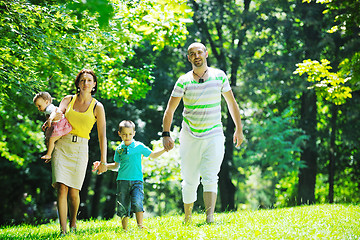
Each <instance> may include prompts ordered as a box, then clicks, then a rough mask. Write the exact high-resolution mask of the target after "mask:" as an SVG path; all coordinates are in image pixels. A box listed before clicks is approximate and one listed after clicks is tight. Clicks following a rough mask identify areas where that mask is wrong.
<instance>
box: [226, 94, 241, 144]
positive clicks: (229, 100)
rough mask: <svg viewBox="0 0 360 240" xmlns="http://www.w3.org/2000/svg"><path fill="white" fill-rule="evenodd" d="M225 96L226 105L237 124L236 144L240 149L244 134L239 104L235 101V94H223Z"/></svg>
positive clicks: (234, 139)
mask: <svg viewBox="0 0 360 240" xmlns="http://www.w3.org/2000/svg"><path fill="white" fill-rule="evenodd" d="M223 96H224V98H225V100H226V104H227V106H228V109H229V111H230V114H231V117H232V119H233V121H234V123H235V132H234V138H233V141H234V144H236V145H235V146H236V147H240V145H241V143H242V142H243V141H244V134H243V131H242V125H241V115H240V109H239V106H238V104H237V103H236V101H235V97H234V94H233V92H232V91H231V90H230V91H228V92H225V93H223Z"/></svg>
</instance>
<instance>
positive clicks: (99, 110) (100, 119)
mask: <svg viewBox="0 0 360 240" xmlns="http://www.w3.org/2000/svg"><path fill="white" fill-rule="evenodd" d="M94 115H95V118H96V121H97V131H98V137H99V145H100V153H101V158H100V161H101V164H100V166H99V171H98V172H99V173H103V172H105V171H106V169H107V167H106V164H107V163H106V161H107V160H106V159H107V139H106V119H105V109H104V106H103V105H102V104H101V103H100V102H98V103H97V105H96V107H95V111H94Z"/></svg>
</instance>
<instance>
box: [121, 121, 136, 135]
mask: <svg viewBox="0 0 360 240" xmlns="http://www.w3.org/2000/svg"><path fill="white" fill-rule="evenodd" d="M123 128H132V129H134V131H135V123H133V122H132V121H130V120H123V121H121V122H120V123H119V132H121V130H122V129H123Z"/></svg>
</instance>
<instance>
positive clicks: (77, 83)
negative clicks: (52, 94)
mask: <svg viewBox="0 0 360 240" xmlns="http://www.w3.org/2000/svg"><path fill="white" fill-rule="evenodd" d="M85 73H88V74H90V75H91V76H93V78H94V82H95V83H96V84H95V87H94V90H91V95H94V94H95V93H96V92H97V77H96V75H95V73H94V72H93V71H92V70H90V69H83V70H81V71H80V72H79V73H78V75H77V76H76V78H75V87H76V93H79V92H80V89H79V82H80V78H81V76H82V75H83V74H85Z"/></svg>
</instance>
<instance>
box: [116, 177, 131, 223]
mask: <svg viewBox="0 0 360 240" xmlns="http://www.w3.org/2000/svg"><path fill="white" fill-rule="evenodd" d="M129 190H130V187H129V181H124V180H117V193H116V203H117V211H116V213H117V215H118V216H119V217H121V223H122V227H123V229H124V230H126V229H127V226H128V222H129V214H130V191H129Z"/></svg>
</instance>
